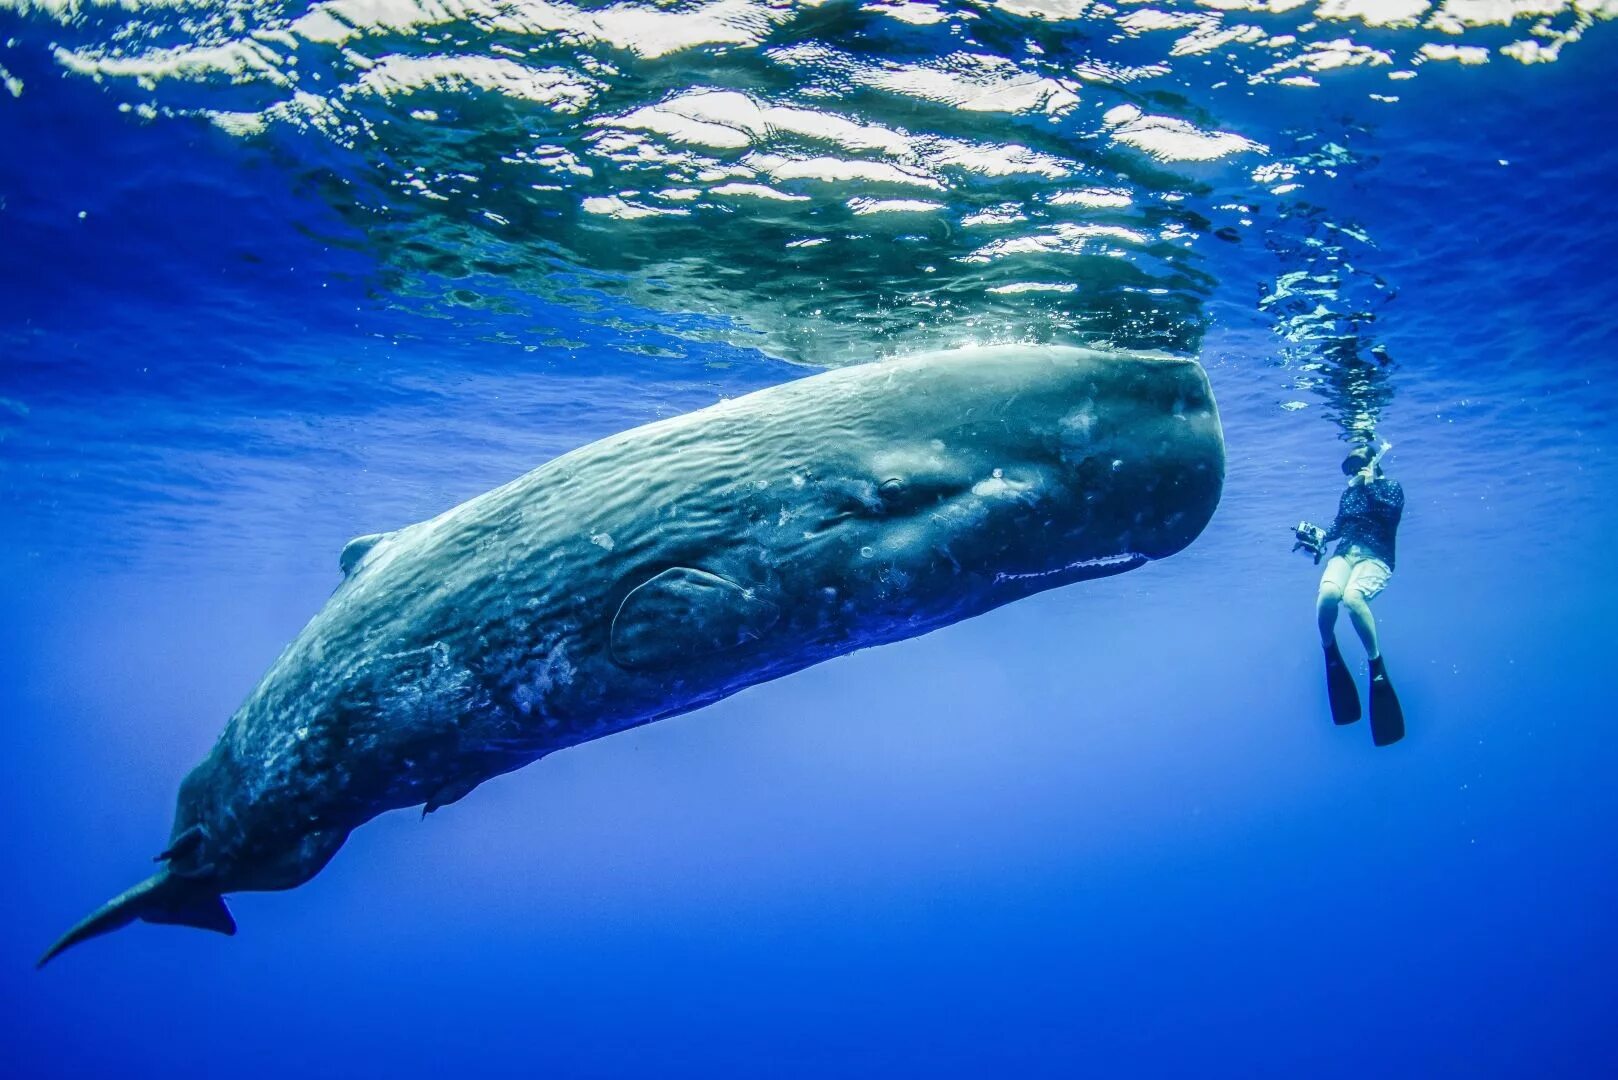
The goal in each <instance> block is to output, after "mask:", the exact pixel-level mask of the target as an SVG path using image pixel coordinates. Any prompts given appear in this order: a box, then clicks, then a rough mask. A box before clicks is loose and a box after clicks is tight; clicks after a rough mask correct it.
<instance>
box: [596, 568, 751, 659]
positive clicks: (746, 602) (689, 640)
mask: <svg viewBox="0 0 1618 1080" xmlns="http://www.w3.org/2000/svg"><path fill="white" fill-rule="evenodd" d="M780 617H781V609H780V608H778V607H777V606H776V605H775V604H773V603H771V602H770V601H769V600H767V599H765V598H764V597H763V596H761V595H760V594H759V591H758V590H756V589H749V588H745V587H743V586H741V585H738V584H736V583H735V582H734V581H731V580H730V579H729V578H723V577H720V576H719V575H717V574H710V573H708V572H707V571H705V570H693V569H691V568H690V567H688V566H676V567H673V568H672V569H669V570H665V571H663V572H662V573H661V574H658V575H657V576H656V577H654V578H652V579H650V580H649V581H645V582H642V583H641V584H640V585H638V586H636V587H635V589H633V590H632V591H631V592H630V594H629V595H628V596H626V597H624V602H623V603H622V604H621V605H620V606H619V608H618V614H617V615H616V616H615V617H614V618H613V620H612V658H613V659H614V660H616V661H617V662H618V663H619V664H620V665H622V666H623V667H626V668H659V667H667V666H668V665H670V664H676V663H680V662H683V661H689V660H695V659H697V658H699V657H703V656H711V655H713V654H715V653H721V652H726V651H728V650H730V649H734V648H737V647H738V646H740V645H743V644H745V643H747V642H749V641H754V640H757V639H758V638H759V637H761V636H762V635H763V634H764V633H765V631H767V630H769V628H770V627H772V626H774V625H775V623H776V621H777V620H778V619H780Z"/></svg>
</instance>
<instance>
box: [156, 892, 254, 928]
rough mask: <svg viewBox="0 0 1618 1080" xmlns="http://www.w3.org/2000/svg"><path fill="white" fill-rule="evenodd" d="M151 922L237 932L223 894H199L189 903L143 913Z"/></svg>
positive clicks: (234, 921)
mask: <svg viewBox="0 0 1618 1080" xmlns="http://www.w3.org/2000/svg"><path fill="white" fill-rule="evenodd" d="M141 918H142V919H145V920H146V921H147V922H149V923H163V924H165V925H168V926H194V927H196V928H197V929H198V930H212V931H213V932H214V933H216V934H224V935H225V936H226V937H231V936H233V935H234V934H235V933H236V920H235V919H233V918H231V915H230V909H229V908H228V907H226V906H225V898H224V897H223V896H199V897H197V898H196V899H195V900H193V901H192V902H190V903H189V904H183V905H177V906H175V907H170V908H155V909H153V910H151V911H148V912H144V913H143V914H142V915H141Z"/></svg>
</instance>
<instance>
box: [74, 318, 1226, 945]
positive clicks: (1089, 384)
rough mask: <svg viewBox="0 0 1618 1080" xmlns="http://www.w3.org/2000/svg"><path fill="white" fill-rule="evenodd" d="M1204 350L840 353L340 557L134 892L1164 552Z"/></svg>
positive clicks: (271, 864) (250, 880) (1175, 524)
mask: <svg viewBox="0 0 1618 1080" xmlns="http://www.w3.org/2000/svg"><path fill="white" fill-rule="evenodd" d="M1223 474H1224V442H1223V438H1222V436H1221V433H1220V429H1219V420H1218V416H1217V414H1216V412H1215V410H1214V403H1213V399H1212V396H1211V395H1210V393H1209V390H1208V383H1207V379H1206V377H1205V375H1204V374H1203V371H1202V369H1201V368H1200V367H1199V366H1197V364H1196V363H1194V362H1192V361H1189V360H1181V359H1174V358H1170V357H1165V356H1158V355H1142V354H1121V353H1102V352H1092V351H1088V350H1082V349H1070V348H1057V347H1027V346H998V347H992V348H980V349H965V350H959V351H954V352H945V353H933V354H928V355H923V356H914V357H909V358H906V359H902V360H895V361H886V362H882V363H875V364H869V365H865V366H861V367H854V368H845V369H842V370H838V371H832V372H827V373H824V374H820V375H816V376H813V377H811V378H806V379H802V380H799V381H797V382H792V383H788V384H786V385H783V386H776V387H772V388H770V389H767V390H762V391H759V392H758V393H755V394H750V395H748V396H746V397H741V398H736V399H734V400H731V401H726V402H723V403H721V404H719V405H715V406H713V407H712V408H708V409H703V410H701V411H699V412H695V413H691V414H688V415H685V416H680V417H676V418H674V419H672V420H666V421H663V422H661V423H656V424H649V425H647V426H645V427H639V428H635V429H634V430H632V431H627V432H624V433H623V434H621V435H616V436H613V437H612V438H609V439H603V440H602V441H600V442H596V443H592V444H590V445H589V446H585V447H582V448H581V449H578V450H575V451H573V452H572V453H569V454H566V455H564V456H562V457H559V458H557V459H556V460H554V461H551V462H549V463H548V464H546V465H543V466H541V467H540V468H538V469H535V470H534V471H533V472H531V473H528V474H527V475H526V476H523V477H520V478H518V479H517V480H514V481H512V482H511V483H509V484H507V485H505V486H504V487H501V488H497V489H496V490H494V491H491V492H488V493H487V494H484V495H480V496H478V497H477V498H475V499H472V500H471V501H469V502H466V503H463V504H462V505H460V506H457V507H455V508H454V509H452V510H449V511H447V512H446V513H444V514H441V515H439V516H438V517H436V518H433V519H432V520H430V521H425V522H422V523H421V524H419V525H412V526H410V527H409V528H405V529H401V530H399V531H398V532H394V533H389V534H386V535H384V536H375V537H362V538H361V539H359V540H356V541H353V542H352V543H350V544H349V545H348V546H347V547H346V548H345V549H344V550H343V554H342V559H341V564H342V569H343V572H344V580H343V582H342V584H341V585H339V586H338V588H337V591H336V593H335V594H334V595H333V596H332V598H331V599H330V601H328V602H327V604H326V606H325V607H324V608H323V609H322V610H321V611H320V613H319V614H317V615H316V616H315V617H314V619H313V620H312V621H311V622H310V623H309V625H308V626H307V627H305V628H304V630H303V632H302V633H300V634H299V635H298V637H297V638H296V639H295V640H294V641H293V642H292V644H291V645H290V646H289V647H288V648H287V649H286V651H285V652H284V653H282V655H281V657H280V659H278V660H277V661H276V662H275V665H274V666H273V667H272V668H271V669H270V672H269V674H268V675H266V676H265V678H264V680H263V682H262V683H260V684H259V686H258V688H257V689H256V690H254V691H253V693H252V695H251V696H250V697H249V698H248V699H247V701H246V703H245V704H243V705H242V707H241V709H240V710H238V711H237V713H236V715H235V716H233V717H232V718H231V720H230V723H229V724H228V725H226V728H225V731H224V734H223V735H222V736H221V737H220V739H219V742H218V743H217V744H216V745H215V746H214V748H213V750H212V751H211V752H210V753H209V754H208V756H207V758H205V759H204V760H203V762H202V764H200V765H199V766H197V768H196V769H194V770H193V771H192V772H191V774H190V775H189V776H188V777H186V779H185V782H184V784H182V785H181V788H180V797H179V805H178V808H177V812H176V816H175V822H174V828H173V833H172V835H171V837H170V845H169V848H168V850H167V851H166V852H164V854H163V856H162V859H163V860H164V861H165V862H166V866H165V867H164V869H163V870H161V871H159V872H158V873H157V874H156V875H154V876H153V877H151V878H149V879H148V880H147V881H145V882H143V883H142V884H140V885H137V886H135V887H134V888H133V889H131V890H129V891H128V892H126V893H124V894H123V895H122V896H119V897H118V898H116V899H115V900H113V901H111V902H110V903H108V904H107V905H105V906H104V907H103V908H102V909H101V910H99V911H97V912H96V913H94V914H93V915H91V916H90V917H89V918H87V919H85V920H84V921H83V922H82V923H80V924H79V925H78V926H76V927H75V928H74V929H73V930H71V931H69V932H68V934H67V935H66V936H64V937H63V938H62V940H61V941H60V942H58V943H57V944H56V945H55V946H54V947H53V948H52V950H51V951H50V952H49V953H47V954H46V959H49V958H50V957H51V956H54V955H55V954H56V953H57V952H59V951H61V950H62V949H64V948H66V947H68V946H69V945H73V944H76V943H77V942H79V941H83V940H85V939H86V938H89V937H93V936H95V935H97V934H101V933H105V932H107V931H108V930H112V929H115V928H117V927H119V926H123V925H125V924H127V923H129V922H131V921H132V920H134V919H136V918H141V919H145V920H147V921H149V922H170V923H183V924H186V925H191V926H198V927H204V928H207V929H212V930H220V931H223V932H226V933H229V932H232V931H233V930H234V923H233V922H232V920H231V917H230V913H229V912H228V911H227V910H226V909H225V906H224V902H223V900H222V899H221V895H222V894H223V893H227V892H235V891H239V890H253V889H286V888H291V887H293V886H295V885H298V884H301V883H302V882H304V881H307V880H308V879H309V878H310V877H312V876H313V875H314V874H315V873H316V872H318V871H319V870H320V868H321V867H322V866H324V865H325V863H326V861H327V860H328V859H330V858H331V856H332V855H333V853H335V852H336V850H337V849H338V847H339V846H341V844H342V843H343V840H344V839H345V838H346V837H347V836H348V833H349V831H350V830H352V829H354V828H355V827H357V826H359V825H361V824H363V823H364V822H366V821H368V820H370V819H371V818H373V817H375V816H376V815H377V814H379V813H381V812H383V811H385V810H391V809H396V808H399V807H405V806H412V805H415V804H420V803H424V804H425V806H426V809H427V810H433V809H436V808H437V807H439V806H442V805H444V804H446V803H450V802H454V801H455V800H456V799H459V798H460V797H462V796H463V795H465V794H466V793H467V792H469V791H471V790H472V789H473V788H474V787H476V786H477V785H478V784H479V783H481V782H483V781H484V780H487V779H489V778H490V777H492V776H496V775H498V774H500V773H503V772H508V771H510V770H512V769H515V768H518V767H519V766H522V765H525V764H527V763H529V762H531V761H535V760H537V759H538V758H541V757H543V756H544V755H546V754H548V753H551V752H552V751H555V750H560V749H562V748H564V747H567V746H572V745H574V744H576V743H581V742H586V741H588V740H590V739H596V738H600V737H601V736H603V735H608V734H611V733H612V732H615V731H622V730H624V729H625V728H631V727H635V726H637V725H639V724H645V723H649V722H651V721H653V720H658V719H661V718H663V717H667V716H673V715H676V714H678V713H682V712H686V711H688V710H690V709H694V708H698V707H699V706H702V705H706V704H708V703H710V702H713V701H717V700H719V699H720V698H722V697H725V696H727V695H729V694H732V693H735V692H736V691H737V690H740V689H742V688H743V687H746V686H751V685H752V684H754V683H758V682H763V681H765V680H767V679H773V678H776V677H778V676H781V675H785V674H788V673H789V672H792V671H796V670H798V669H799V668H803V667H806V666H808V665H810V664H814V663H817V662H819V661H821V660H825V659H828V658H830V657H833V656H838V655H841V654H843V653H847V652H850V651H852V650H854V649H858V648H861V647H864V646H867V645H879V644H882V643H884V642H889V641H897V640H899V639H901V638H907V637H914V636H916V635H918V634H923V633H926V632H927V631H929V630H933V629H936V628H937V627H940V626H946V625H948V624H950V623H953V622H956V621H958V620H961V619H965V618H969V617H971V616H973V615H977V614H980V613H982V612H984V611H988V610H989V609H991V608H994V607H998V606H999V605H1001V604H1004V603H1007V602H1009V601H1011V600H1016V599H1018V598H1020V597H1023V596H1027V595H1029V594H1031V593H1035V592H1039V591H1042V590H1044V589H1050V588H1054V587H1056V586H1059V585H1066V584H1069V583H1070V582H1074V581H1080V580H1083V579H1085V578H1093V577H1102V576H1105V575H1108V574H1116V573H1120V572H1122V571H1124V570H1129V569H1132V568H1134V567H1137V566H1140V565H1142V564H1144V563H1146V562H1148V561H1150V560H1152V559H1158V558H1162V557H1164V556H1166V555H1171V554H1173V553H1174V552H1176V551H1179V550H1180V549H1181V548H1183V547H1185V546H1186V545H1187V544H1189V543H1190V542H1191V541H1192V540H1193V539H1194V538H1195V537H1196V536H1197V534H1198V533H1199V532H1201V531H1202V528H1203V526H1204V525H1206V524H1207V522H1208V519H1209V517H1210V516H1211V515H1212V513H1213V510H1214V506H1215V504H1216V503H1217V502H1218V499H1219V490H1220V485H1221V483H1222V479H1223Z"/></svg>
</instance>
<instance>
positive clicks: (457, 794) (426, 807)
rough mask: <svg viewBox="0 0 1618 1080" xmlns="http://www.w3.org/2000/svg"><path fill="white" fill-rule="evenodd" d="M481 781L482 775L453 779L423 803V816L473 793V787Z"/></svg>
mask: <svg viewBox="0 0 1618 1080" xmlns="http://www.w3.org/2000/svg"><path fill="white" fill-rule="evenodd" d="M481 783H483V778H482V777H478V778H477V779H471V778H467V777H463V778H462V779H460V780H451V781H450V782H449V783H447V784H445V785H444V786H443V787H441V788H439V789H438V790H437V791H435V792H433V793H432V794H431V795H429V796H427V802H426V803H425V804H423V806H422V808H421V816H422V817H426V816H427V815H428V814H430V813H432V812H433V811H434V810H437V809H438V808H439V807H441V806H448V805H449V804H450V803H452V802H459V801H460V800H462V799H464V798H466V797H467V796H468V795H470V794H472V791H473V789H474V788H476V787H477V786H478V785H479V784H481Z"/></svg>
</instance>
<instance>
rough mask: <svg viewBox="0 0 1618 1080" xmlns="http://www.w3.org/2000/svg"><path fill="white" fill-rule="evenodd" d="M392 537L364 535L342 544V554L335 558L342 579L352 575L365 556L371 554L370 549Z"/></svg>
mask: <svg viewBox="0 0 1618 1080" xmlns="http://www.w3.org/2000/svg"><path fill="white" fill-rule="evenodd" d="M392 535H393V534H392V533H366V534H365V535H364V536H356V537H354V539H352V540H350V541H349V542H348V543H346V544H344V545H343V553H342V554H341V555H339V556H337V568H338V569H340V570H341V571H342V572H343V577H345V578H346V577H348V576H349V575H351V574H352V573H354V571H355V570H356V569H357V568H358V567H359V565H360V562H361V561H362V560H363V559H364V558H365V556H367V555H369V554H370V553H371V549H372V548H374V547H376V546H377V545H378V544H380V543H381V542H382V541H384V540H386V539H387V538H388V537H390V536H392Z"/></svg>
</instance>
